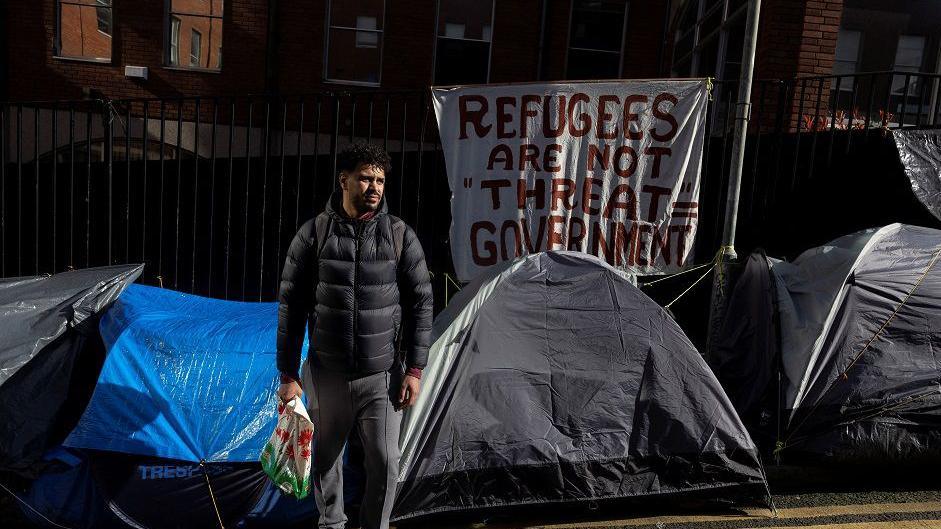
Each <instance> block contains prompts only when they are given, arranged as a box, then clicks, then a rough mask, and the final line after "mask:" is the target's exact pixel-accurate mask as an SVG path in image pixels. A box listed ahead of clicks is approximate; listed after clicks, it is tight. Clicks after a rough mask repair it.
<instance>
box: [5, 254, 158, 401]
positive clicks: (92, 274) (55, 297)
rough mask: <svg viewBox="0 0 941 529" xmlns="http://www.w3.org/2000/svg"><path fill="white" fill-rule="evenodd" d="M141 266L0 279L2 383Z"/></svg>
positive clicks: (130, 279) (109, 298)
mask: <svg viewBox="0 0 941 529" xmlns="http://www.w3.org/2000/svg"><path fill="white" fill-rule="evenodd" d="M142 270H143V265H120V266H106V267H101V268H88V269H84V270H73V271H69V272H63V273H61V274H55V275H52V276H40V277H17V278H10V279H0V324H2V326H3V333H2V334H0V386H2V385H3V384H4V383H5V382H6V381H7V380H9V379H10V377H12V376H13V375H14V374H16V372H17V371H18V370H19V369H20V368H21V367H23V366H24V365H26V363H27V362H29V361H30V360H32V359H33V358H35V357H36V356H37V355H39V354H40V353H41V352H42V350H43V348H44V347H45V346H47V345H49V344H50V343H51V342H53V341H54V340H55V339H56V338H58V337H60V336H62V335H63V334H64V333H65V332H66V331H67V330H68V329H70V328H74V327H76V326H78V325H81V323H82V322H83V321H85V320H86V319H87V318H89V317H92V316H94V315H95V314H98V313H99V312H101V310H102V309H103V308H105V307H107V306H108V304H109V303H111V302H112V301H114V299H115V298H117V296H118V294H120V293H121V291H122V290H123V289H124V287H125V286H127V285H128V284H129V283H133V282H134V280H135V279H137V276H139V275H140V273H141V271H142Z"/></svg>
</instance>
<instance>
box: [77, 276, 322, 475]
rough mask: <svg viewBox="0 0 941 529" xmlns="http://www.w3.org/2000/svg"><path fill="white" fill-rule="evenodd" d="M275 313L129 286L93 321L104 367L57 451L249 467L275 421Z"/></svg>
mask: <svg viewBox="0 0 941 529" xmlns="http://www.w3.org/2000/svg"><path fill="white" fill-rule="evenodd" d="M277 310H278V309H277V303H247V302H236V301H222V300H217V299H210V298H203V297H199V296H194V295H189V294H182V293H179V292H174V291H171V290H164V289H160V288H155V287H148V286H142V285H131V286H130V287H129V288H128V289H127V290H126V291H125V292H124V293H123V294H122V295H121V297H120V298H119V299H118V301H117V303H115V305H114V307H113V308H112V309H111V310H110V311H109V312H108V313H107V314H105V316H104V317H103V318H102V320H101V326H100V330H101V337H102V339H103V340H104V342H105V346H106V347H107V349H108V358H107V360H106V361H105V365H104V367H103V368H102V371H101V376H100V377H99V379H98V385H97V387H96V388H95V392H94V394H93V395H92V399H91V403H90V404H89V405H88V409H87V410H86V411H85V414H84V415H83V416H82V418H81V420H80V421H79V424H78V426H76V427H75V429H74V430H73V431H72V433H71V434H70V435H69V437H68V438H67V439H66V441H65V445H66V446H68V447H72V448H84V449H92V450H108V451H114V452H123V453H127V454H138V455H142V456H157V457H162V458H167V459H176V460H181V461H191V462H196V463H198V462H200V461H207V462H255V461H258V457H259V454H260V452H261V449H262V447H264V445H265V441H267V440H268V436H269V435H271V431H272V430H273V429H274V423H275V421H276V419H277V398H278V397H277V395H276V390H277V385H278V372H277V368H276V366H275V333H276V330H277V322H278V317H277ZM305 350H306V345H305Z"/></svg>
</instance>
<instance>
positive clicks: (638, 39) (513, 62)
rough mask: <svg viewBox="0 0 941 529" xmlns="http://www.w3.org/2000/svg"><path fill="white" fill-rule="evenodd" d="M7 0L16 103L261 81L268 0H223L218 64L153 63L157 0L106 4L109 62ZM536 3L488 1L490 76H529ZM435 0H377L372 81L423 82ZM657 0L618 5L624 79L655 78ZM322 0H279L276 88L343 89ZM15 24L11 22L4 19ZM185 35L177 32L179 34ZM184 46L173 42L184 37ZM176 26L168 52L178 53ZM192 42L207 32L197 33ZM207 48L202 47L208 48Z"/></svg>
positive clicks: (561, 19) (560, 53) (212, 89)
mask: <svg viewBox="0 0 941 529" xmlns="http://www.w3.org/2000/svg"><path fill="white" fill-rule="evenodd" d="M37 2H39V3H40V6H39V8H38V9H37V6H36V5H35V4H33V3H32V2H10V3H8V16H9V18H8V20H9V22H8V24H7V28H5V29H6V30H7V31H8V39H9V43H10V44H9V62H8V67H9V71H10V72H11V73H14V72H15V75H11V79H10V82H9V86H8V89H9V90H8V97H9V98H10V99H19V100H37V99H64V98H81V97H82V96H83V93H82V90H83V88H85V87H88V88H95V89H98V90H101V91H102V92H103V93H104V94H105V95H107V96H109V97H111V98H124V97H151V96H160V97H174V96H184V95H185V96H193V95H238V94H249V93H261V92H263V91H264V90H265V68H266V45H267V31H268V20H267V17H268V0H227V1H226V2H225V14H224V24H225V28H224V37H223V49H222V64H223V66H222V69H221V72H218V73H212V72H202V71H186V70H180V69H172V68H166V67H164V63H165V60H164V56H165V46H166V42H165V39H164V27H165V24H166V20H165V18H166V13H165V4H164V2H163V1H160V0H151V1H139V2H114V23H113V26H114V36H113V53H112V56H113V58H112V62H111V63H110V64H95V63H90V62H82V61H73V60H64V59H58V58H55V57H54V56H53V54H54V44H55V9H56V4H55V1H54V0H37ZM545 3H546V4H547V6H548V11H547V19H546V36H545V43H544V44H545V48H544V50H543V55H544V71H543V78H544V79H546V80H557V79H564V77H565V62H566V55H567V45H568V31H569V14H570V9H571V0H548V1H547V2H545ZM543 4H544V2H543V0H521V1H520V2H501V1H500V0H496V9H495V16H494V20H493V43H492V46H493V48H492V55H491V70H490V79H491V82H518V81H533V80H537V75H538V72H539V64H538V62H539V61H538V57H539V39H540V31H541V23H542V9H543ZM436 7H437V0H387V1H386V14H385V24H384V27H385V33H384V35H383V46H384V49H383V67H382V70H383V71H382V81H381V86H382V88H420V87H426V86H428V85H429V84H430V83H431V80H432V75H433V68H434V65H433V57H434V55H433V54H434V45H435V12H436ZM665 8H666V1H665V0H650V1H641V0H633V1H631V2H630V3H629V7H628V10H629V11H628V27H627V38H626V40H627V45H626V47H625V54H624V77H626V78H631V77H653V76H656V75H658V50H659V47H660V45H661V38H662V30H663V10H664V9H665ZM325 17H326V0H280V1H279V13H278V20H277V25H278V39H277V40H278V52H277V56H276V57H277V65H276V66H277V72H278V74H277V82H278V87H279V88H280V90H281V91H282V92H284V93H303V92H310V91H313V90H316V89H320V88H324V87H329V88H340V89H344V88H347V86H345V85H342V84H341V85H337V84H325V83H324V82H323V69H324V64H323V57H324V22H325ZM14 21H15V23H14ZM182 33H185V32H182ZM184 44H185V46H184ZM188 46H189V36H188V34H186V35H184V34H181V46H180V59H181V62H184V63H186V62H188V58H189V56H188ZM204 46H208V40H207V39H206V36H205V35H204ZM208 52H209V50H208V49H207V50H206V51H204V55H205V53H208ZM125 65H135V66H147V67H148V68H149V79H148V80H146V81H137V80H131V79H127V78H125V76H124V66H125Z"/></svg>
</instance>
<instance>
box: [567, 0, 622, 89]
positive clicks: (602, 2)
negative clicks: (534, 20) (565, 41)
mask: <svg viewBox="0 0 941 529" xmlns="http://www.w3.org/2000/svg"><path fill="white" fill-rule="evenodd" d="M569 24H570V26H569V49H568V59H567V61H566V77H567V78H568V79H614V78H618V77H620V76H621V64H622V62H623V57H622V52H623V50H624V28H625V26H626V24H627V2H625V1H624V0H620V1H618V0H572V16H571V18H570V20H569Z"/></svg>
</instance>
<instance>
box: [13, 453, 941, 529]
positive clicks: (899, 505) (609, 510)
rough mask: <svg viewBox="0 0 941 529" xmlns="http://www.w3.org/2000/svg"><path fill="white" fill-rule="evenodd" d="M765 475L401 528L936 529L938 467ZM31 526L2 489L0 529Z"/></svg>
mask: <svg viewBox="0 0 941 529" xmlns="http://www.w3.org/2000/svg"><path fill="white" fill-rule="evenodd" d="M768 476H769V484H770V487H771V490H772V493H773V494H774V503H775V506H776V514H772V511H771V509H769V508H768V507H766V506H763V505H762V504H761V503H760V502H754V501H752V502H747V503H737V502H733V501H728V500H724V499H721V498H709V497H706V498H702V499H698V500H679V499H675V498H674V499H666V500H650V501H648V500H644V501H642V502H631V503H630V504H625V503H624V502H616V503H610V504H605V505H594V504H586V503H579V504H574V505H569V506H556V507H544V506H543V507H538V508H528V509H523V510H516V511H513V510H510V511H507V510H503V511H498V512H495V513H490V514H479V513H478V514H473V515H467V514H465V515H463V516H459V517H449V518H440V517H439V518H434V519H427V520H424V521H418V522H413V523H409V524H402V525H400V529H439V528H454V529H531V528H532V529H534V528H545V529H614V528H625V529H751V528H755V529H757V528H784V527H803V528H807V529H823V528H833V529H941V468H916V469H904V470H898V471H894V470H892V469H888V470H887V469H884V468H883V469H868V468H864V467H853V468H804V467H771V468H769V469H768ZM32 527H34V526H32V525H31V524H29V522H27V521H25V519H24V517H23V516H22V514H21V513H20V511H19V508H18V506H17V505H16V504H15V501H14V500H13V499H12V498H10V497H9V496H8V495H7V494H6V493H2V492H0V528H3V529H26V528H32ZM302 527H304V529H311V528H312V527H314V524H313V523H309V524H305V525H304V526H302ZM207 529H211V528H207Z"/></svg>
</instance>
